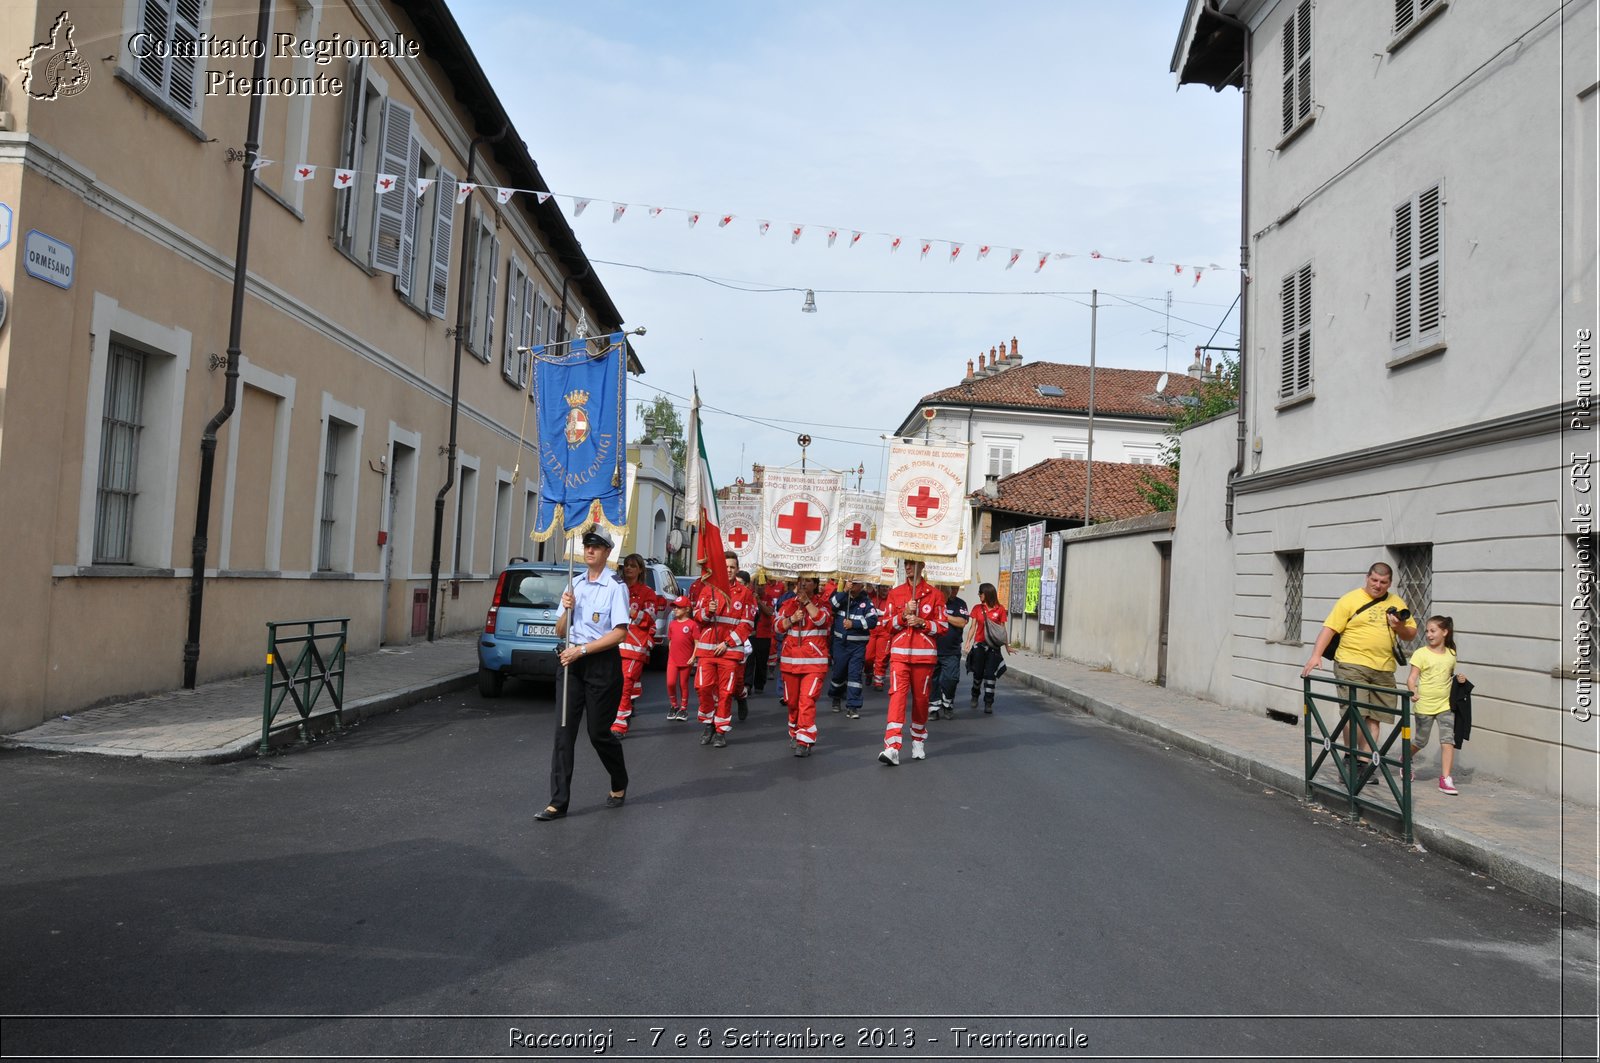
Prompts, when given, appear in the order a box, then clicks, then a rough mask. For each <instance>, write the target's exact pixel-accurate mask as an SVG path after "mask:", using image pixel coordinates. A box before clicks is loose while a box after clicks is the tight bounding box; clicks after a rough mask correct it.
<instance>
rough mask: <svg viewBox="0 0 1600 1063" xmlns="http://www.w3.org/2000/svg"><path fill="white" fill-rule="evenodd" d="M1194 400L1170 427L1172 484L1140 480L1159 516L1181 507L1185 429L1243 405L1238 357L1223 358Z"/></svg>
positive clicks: (1164, 454)
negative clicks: (1179, 479)
mask: <svg viewBox="0 0 1600 1063" xmlns="http://www.w3.org/2000/svg"><path fill="white" fill-rule="evenodd" d="M1193 397H1194V400H1195V401H1194V402H1193V403H1192V404H1191V403H1188V402H1185V403H1184V404H1183V405H1182V406H1181V407H1180V408H1179V413H1178V416H1177V417H1175V418H1174V419H1173V421H1172V423H1171V424H1170V425H1168V426H1167V442H1166V446H1165V447H1163V448H1162V451H1161V460H1162V463H1163V464H1165V465H1166V466H1167V468H1169V469H1171V470H1172V482H1171V483H1167V482H1166V481H1164V480H1158V479H1156V478H1155V477H1154V476H1151V475H1150V474H1149V473H1147V472H1145V473H1141V475H1140V477H1139V480H1140V483H1139V494H1140V495H1141V496H1142V497H1143V498H1144V500H1145V501H1146V502H1148V503H1149V504H1150V505H1151V506H1152V507H1153V508H1155V509H1156V510H1157V511H1158V512H1166V511H1168V510H1173V509H1176V508H1177V507H1178V476H1179V475H1180V472H1179V468H1178V466H1179V464H1180V463H1181V462H1182V459H1183V451H1182V435H1183V431H1184V429H1186V428H1190V427H1192V426H1194V425H1197V424H1199V423H1200V422H1202V421H1209V420H1210V419H1211V418H1213V417H1216V416H1217V415H1218V414H1223V413H1227V412H1228V411H1229V410H1232V409H1234V408H1236V407H1237V406H1238V405H1239V358H1238V356H1237V355H1232V354H1225V355H1223V356H1222V357H1221V358H1219V359H1218V360H1217V363H1216V368H1215V370H1214V371H1213V372H1212V374H1211V375H1210V376H1209V377H1208V378H1207V379H1204V380H1202V381H1200V385H1199V387H1197V388H1195V390H1194V392H1193Z"/></svg>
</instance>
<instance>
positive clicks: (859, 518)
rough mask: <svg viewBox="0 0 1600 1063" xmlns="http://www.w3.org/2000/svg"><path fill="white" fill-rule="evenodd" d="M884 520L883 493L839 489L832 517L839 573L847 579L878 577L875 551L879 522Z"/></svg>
mask: <svg viewBox="0 0 1600 1063" xmlns="http://www.w3.org/2000/svg"><path fill="white" fill-rule="evenodd" d="M881 523H883V496H882V495H881V494H879V493H878V492H876V491H841V492H839V506H838V509H837V510H836V511H835V517H834V536H835V537H836V538H837V539H838V541H839V574H840V575H841V576H843V577H845V578H846V579H852V578H853V579H863V580H867V581H869V582H872V583H876V582H877V581H878V577H879V572H880V571H881V570H882V568H883V558H882V556H881V555H880V554H879V553H878V525H879V524H881Z"/></svg>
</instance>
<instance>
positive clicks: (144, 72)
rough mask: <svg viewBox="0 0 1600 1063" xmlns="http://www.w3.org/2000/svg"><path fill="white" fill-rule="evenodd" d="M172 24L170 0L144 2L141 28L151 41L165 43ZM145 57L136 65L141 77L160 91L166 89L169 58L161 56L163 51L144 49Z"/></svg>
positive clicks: (147, 0)
mask: <svg viewBox="0 0 1600 1063" xmlns="http://www.w3.org/2000/svg"><path fill="white" fill-rule="evenodd" d="M171 22H172V14H171V4H170V3H169V2H168V0H144V7H143V9H142V17H141V19H140V27H141V28H142V29H143V30H144V32H145V33H146V34H147V35H148V37H149V39H150V40H153V41H165V40H167V37H168V33H167V27H168V25H170V24H171ZM142 51H144V52H145V54H144V55H142V56H139V57H138V62H137V63H136V64H135V66H136V68H137V69H138V71H139V76H140V77H142V78H144V80H145V81H147V82H149V83H150V85H151V86H153V87H154V88H156V89H158V90H163V89H165V88H166V84H167V58H166V56H164V55H162V54H160V53H161V49H158V48H145V49H142Z"/></svg>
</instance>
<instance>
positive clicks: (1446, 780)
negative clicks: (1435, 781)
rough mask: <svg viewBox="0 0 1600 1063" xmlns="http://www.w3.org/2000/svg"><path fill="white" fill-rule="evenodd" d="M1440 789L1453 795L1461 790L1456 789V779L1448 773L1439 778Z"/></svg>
mask: <svg viewBox="0 0 1600 1063" xmlns="http://www.w3.org/2000/svg"><path fill="white" fill-rule="evenodd" d="M1439 790H1440V791H1441V792H1442V793H1447V794H1450V795H1451V796H1454V795H1455V794H1457V793H1459V792H1460V791H1458V790H1457V789H1456V784H1455V780H1453V779H1451V778H1450V776H1448V775H1444V776H1441V777H1440V778H1439Z"/></svg>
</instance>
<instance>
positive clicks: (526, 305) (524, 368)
mask: <svg viewBox="0 0 1600 1063" xmlns="http://www.w3.org/2000/svg"><path fill="white" fill-rule="evenodd" d="M533 342H534V341H533V281H532V280H529V279H528V278H523V281H522V345H523V346H524V347H532V346H533ZM532 375H533V352H532V351H529V352H528V353H526V354H524V355H523V356H522V362H521V376H519V377H518V378H517V383H518V384H519V385H521V386H522V387H527V386H528V381H529V379H530V378H531V377H532Z"/></svg>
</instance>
